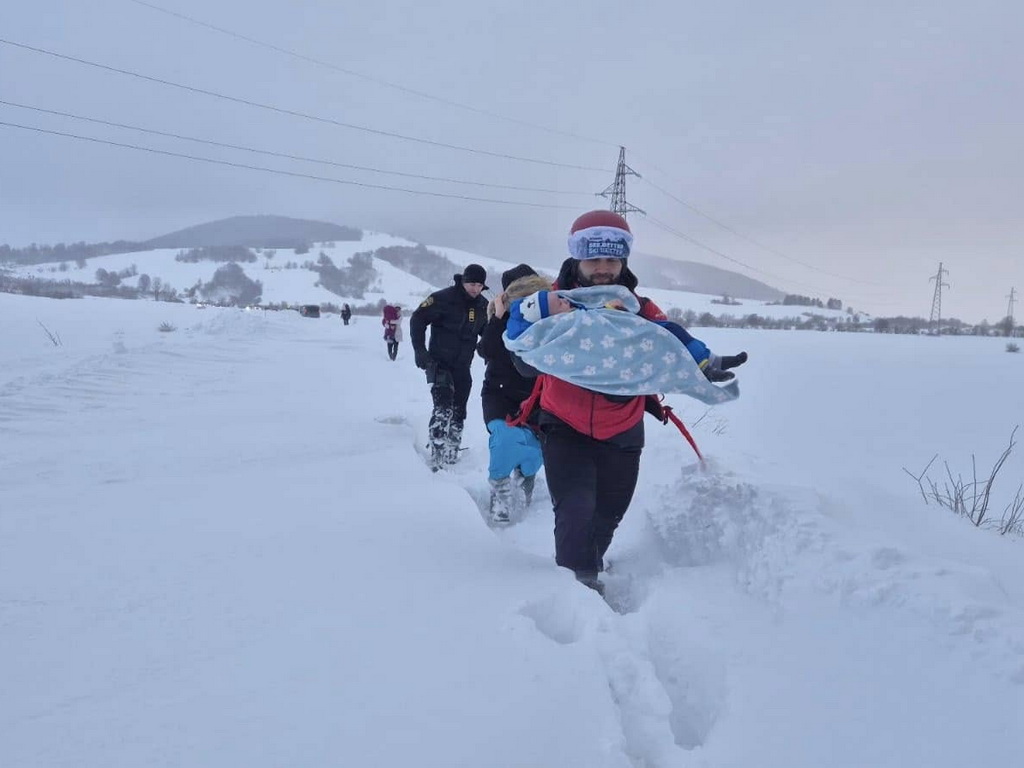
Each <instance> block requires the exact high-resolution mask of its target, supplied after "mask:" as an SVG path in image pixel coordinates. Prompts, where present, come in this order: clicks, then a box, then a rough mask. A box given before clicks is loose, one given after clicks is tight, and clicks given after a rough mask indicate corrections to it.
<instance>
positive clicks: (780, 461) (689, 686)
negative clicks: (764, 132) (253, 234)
mask: <svg viewBox="0 0 1024 768" xmlns="http://www.w3.org/2000/svg"><path fill="white" fill-rule="evenodd" d="M140 267H141V265H140ZM92 269H93V270H95V266H92ZM161 323H170V324H172V325H173V326H175V327H176V330H174V331H173V332H160V331H158V326H160V324H161ZM0 329H2V331H3V344H2V345H0V446H2V447H3V450H2V451H0V648H2V653H0V690H2V692H3V693H2V696H0V765H2V766H4V767H5V768H7V767H10V768H51V767H54V766H75V767H76V768H85V767H89V768H93V767H94V768H114V767H121V766H123V767H125V768H129V767H131V768H137V767H138V766H218V767H220V766H246V768H256V767H258V766H268V767H270V766H275V767H278V766H302V767H303V768H306V767H311V766H396V767H397V766H401V768H407V767H408V766H411V765H415V766H421V767H424V768H425V767H426V766H438V767H439V768H440V767H442V766H443V767H445V768H448V767H449V766H509V767H510V768H511V767H513V766H515V767H516V768H522V767H523V766H542V767H547V766H573V767H575V766H579V767H580V768H599V767H601V768H603V767H605V766H609V767H610V766H615V767H620V766H621V767H625V766H645V767H646V768H663V767H667V766H706V767H709V768H710V767H714V768H724V767H733V766H734V767H735V768H752V767H753V766H757V767H758V768H771V767H778V768H798V767H802V766H806V767H807V768H821V767H822V766H850V767H851V768H852V767H853V766H858V767H868V766H870V767H871V768H878V767H881V766H893V767H895V766H901V767H905V766H928V768H954V766H955V767H956V768H961V767H962V766H964V765H979V766H1007V767H1009V766H1016V765H1019V764H1020V760H1021V755H1022V754H1024V557H1022V554H1024V540H1021V539H1019V538H1011V537H1000V536H998V535H996V534H995V533H994V532H992V531H986V530H976V529H974V528H972V527H971V526H970V525H969V524H968V523H966V522H964V521H963V520H961V519H958V518H956V517H954V516H953V515H952V514H951V513H950V512H949V511H947V510H940V509H938V508H936V507H935V506H925V504H924V503H923V501H922V500H921V497H920V495H919V493H918V491H917V487H916V485H915V484H914V482H913V481H912V480H911V479H910V478H909V477H907V476H906V474H904V472H903V470H902V468H903V467H904V466H906V467H907V468H909V469H912V470H914V471H918V470H920V469H921V468H922V467H923V466H924V465H925V463H927V461H928V460H929V459H930V458H931V457H932V455H933V454H935V453H938V454H939V455H940V457H941V458H942V459H945V460H948V461H949V463H950V465H951V467H952V468H953V469H954V471H959V472H963V473H969V472H970V461H971V454H972V453H975V454H977V457H978V465H979V470H980V471H985V472H987V469H988V468H989V466H990V465H991V464H992V462H993V461H994V460H995V458H996V457H997V456H998V455H999V453H1000V452H1001V451H1002V450H1003V448H1004V447H1005V446H1006V443H1007V440H1008V438H1009V435H1010V431H1011V429H1012V428H1013V426H1014V425H1015V424H1017V423H1020V422H1021V421H1022V416H1024V407H1022V406H1024V397H1022V395H1021V392H1022V391H1024V355H1012V354H1006V353H1005V352H1004V346H1005V345H1004V342H1003V341H1002V340H1000V339H988V338H967V337H964V338H938V339H936V338H922V337H909V336H869V335H855V334H849V335H847V334H829V333H822V334H817V333H785V332H767V331H760V332H759V331H724V330H710V329H709V330H707V331H704V332H699V333H698V335H701V336H702V337H703V338H704V339H705V340H706V341H707V342H708V343H709V345H710V346H711V347H712V349H714V350H715V351H719V352H724V353H733V352H736V351H739V350H740V349H746V350H747V351H748V352H749V353H750V356H751V360H750V362H749V363H748V364H747V365H746V366H744V367H743V368H742V369H740V377H741V389H742V393H743V394H742V397H741V398H740V400H739V401H737V402H735V403H732V404H729V405H726V406H722V407H720V408H719V409H716V410H714V411H711V412H709V413H705V409H704V408H703V407H702V406H699V405H698V404H696V403H694V402H686V401H685V400H683V399H682V398H678V397H676V398H672V399H671V402H672V404H673V405H675V406H676V407H677V411H678V412H680V413H681V414H682V415H683V417H684V419H685V420H686V421H687V422H688V423H689V424H690V425H691V426H692V429H693V433H694V436H695V437H696V439H697V441H698V442H699V444H700V446H701V448H702V449H703V451H704V452H705V454H706V455H707V456H708V457H709V465H708V467H707V469H706V470H703V471H702V470H700V469H698V467H697V466H696V465H695V461H694V456H693V454H692V453H691V452H690V449H689V448H688V447H687V445H686V444H685V443H684V441H683V440H682V438H681V437H680V436H679V434H678V433H677V432H676V431H675V430H674V429H673V428H672V427H671V426H669V427H662V426H660V425H658V424H656V423H655V422H653V421H652V420H650V419H648V447H647V449H646V450H645V453H644V459H643V463H642V469H641V478H640V486H639V490H638V493H637V496H636V498H635V499H634V502H633V505H632V507H631V509H630V511H629V513H628V515H627V516H626V519H625V520H624V522H623V526H622V528H621V529H620V532H619V534H618V535H617V537H616V540H615V542H614V543H613V545H612V550H611V552H610V557H611V560H612V571H611V573H609V574H608V576H607V579H608V583H609V589H608V591H609V599H610V602H612V603H614V604H615V606H616V607H617V609H618V610H617V611H615V610H612V609H611V608H610V607H609V605H608V604H607V603H605V602H604V601H602V600H601V598H600V597H599V596H598V595H597V594H596V593H594V592H591V591H590V590H588V589H586V588H584V587H582V586H581V585H579V584H577V583H576V582H575V581H574V580H573V578H572V575H571V574H569V573H567V572H565V571H563V570H560V569H558V568H557V567H556V566H555V565H554V563H553V559H552V535H551V528H552V516H551V510H550V507H549V506H548V497H547V494H546V492H545V491H544V487H543V483H541V484H540V485H539V490H538V498H537V499H536V501H535V505H534V506H533V507H532V508H531V509H529V510H526V511H525V513H523V514H521V515H520V516H519V518H518V519H517V521H516V522H515V524H514V525H512V526H511V527H508V528H506V529H503V530H492V529H490V528H489V527H488V526H487V525H486V523H485V522H484V516H483V514H482V512H481V508H482V507H483V505H484V504H485V503H486V496H487V481H486V463H487V441H486V434H485V430H484V427H483V424H482V423H481V418H480V411H479V400H478V398H477V396H476V391H474V396H473V399H472V400H471V404H470V418H469V421H468V422H467V427H466V444H467V445H468V446H469V450H468V451H466V452H465V454H464V458H463V460H462V462H461V463H460V464H459V465H457V466H456V467H455V468H454V469H453V470H451V471H447V472H442V473H440V474H438V475H433V474H431V473H430V472H429V471H428V469H427V468H426V466H425V465H424V462H423V459H422V455H421V446H422V445H423V444H424V443H425V435H426V422H427V417H428V412H429V402H430V398H429V392H428V388H427V385H426V384H425V382H424V381H423V377H422V373H421V372H420V371H418V370H417V369H416V368H415V367H414V366H413V364H412V354H411V348H410V346H409V344H408V343H403V345H402V347H401V349H400V351H399V357H398V360H397V362H394V363H392V362H390V361H389V360H388V358H387V355H386V353H385V345H384V342H383V339H382V338H381V329H380V326H379V324H378V323H377V322H376V321H375V320H372V319H369V318H365V317H357V318H356V320H355V322H354V323H353V324H352V325H351V326H349V327H344V326H343V325H342V323H341V322H340V321H339V320H338V319H337V318H336V317H329V318H322V319H319V320H314V319H306V318H302V317H299V316H298V314H297V313H294V312H282V313H270V312H268V313H264V312H262V311H249V312H247V311H243V310H219V309H215V308H208V309H204V310H198V309H196V308H194V307H190V306H187V305H172V304H165V303H159V304H158V303H153V302H148V301H116V300H99V299H87V300H80V301H54V300H47V299H35V298H29V297H22V296H13V295H7V294H0ZM47 331H48V332H49V333H47ZM50 335H52V336H53V337H54V338H57V337H59V340H60V346H56V345H54V343H52V342H51V340H50ZM475 378H476V384H477V385H479V381H480V379H481V378H482V368H479V367H478V368H477V369H476V371H475ZM1022 479H1024V450H1022V449H1018V450H1017V451H1016V452H1015V453H1014V454H1013V455H1012V456H1011V458H1010V460H1009V461H1008V462H1007V465H1006V466H1005V468H1004V469H1003V471H1002V473H1001V475H1000V476H999V478H998V481H997V484H996V487H995V498H994V500H993V507H995V508H997V510H1001V509H1002V508H1003V507H1004V506H1005V505H1006V504H1007V503H1009V502H1010V500H1011V499H1012V497H1013V493H1014V491H1015V490H1016V488H1017V485H1018V483H1020V482H1021V480H1022Z"/></svg>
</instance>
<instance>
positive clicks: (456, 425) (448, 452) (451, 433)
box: [444, 420, 462, 464]
mask: <svg viewBox="0 0 1024 768" xmlns="http://www.w3.org/2000/svg"><path fill="white" fill-rule="evenodd" d="M461 447H462V423H461V422H458V421H455V420H452V422H451V426H449V428H448V437H447V440H446V441H445V446H444V463H445V464H455V463H456V462H458V460H459V449H460V448H461Z"/></svg>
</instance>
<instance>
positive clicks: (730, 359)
mask: <svg viewBox="0 0 1024 768" xmlns="http://www.w3.org/2000/svg"><path fill="white" fill-rule="evenodd" d="M745 362H747V353H746V352H740V353H739V354H738V355H724V356H722V357H719V356H718V355H711V356H710V357H709V358H708V364H707V367H705V368H704V375H705V376H707V377H708V381H729V380H730V379H734V378H736V374H735V373H733V372H732V371H730V370H729V368H736V367H737V366H740V365H743V364H744V363H745Z"/></svg>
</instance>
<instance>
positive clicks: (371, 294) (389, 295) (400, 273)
mask: <svg viewBox="0 0 1024 768" xmlns="http://www.w3.org/2000/svg"><path fill="white" fill-rule="evenodd" d="M416 245H417V243H414V242H413V241H411V240H405V239H403V238H400V237H395V236H393V235H387V234H383V233H380V232H364V233H363V239H362V240H359V241H349V242H345V241H338V242H334V243H318V244H315V245H314V246H313V247H311V248H310V251H309V253H306V254H302V255H296V254H295V252H294V250H293V249H288V248H282V249H278V250H277V251H276V252H275V254H274V256H273V257H272V258H270V259H266V258H264V257H263V256H258V258H257V260H256V261H255V262H247V263H243V264H241V267H242V269H244V270H245V273H246V275H247V276H248V277H249V278H251V279H253V280H259V281H260V282H261V283H262V284H263V297H262V303H263V304H280V303H282V302H284V303H288V304H290V305H292V306H295V305H298V304H320V303H328V302H329V303H332V304H336V305H337V304H340V303H341V302H343V301H346V300H349V301H352V302H355V303H358V304H375V303H376V302H377V301H378V300H380V299H384V300H385V301H388V302H391V303H398V304H402V305H403V306H406V307H414V306H416V305H417V304H419V302H420V301H422V300H423V298H424V297H425V296H427V295H428V294H429V293H430V292H431V291H434V290H436V289H437V288H439V287H443V286H434V287H432V286H430V285H429V284H428V283H426V282H425V281H423V280H421V279H420V278H418V277H415V276H414V275H411V274H409V273H408V272H405V271H404V270H401V269H398V268H396V267H394V266H392V265H391V264H389V263H388V262H386V261H384V260H383V259H377V258H375V259H373V266H374V268H375V269H376V270H377V273H378V275H379V279H378V281H377V283H376V284H375V285H374V286H373V287H372V290H370V291H368V292H367V293H366V294H365V295H364V296H363V297H361V298H356V297H341V296H338V295H337V294H335V293H332V292H330V291H328V290H327V289H326V288H322V287H320V286H318V285H317V284H316V283H317V279H318V275H317V274H316V273H315V272H312V271H310V270H308V269H301V268H299V269H284V268H283V267H284V265H285V264H286V263H288V262H294V263H296V264H299V265H301V264H303V263H304V262H306V261H313V262H315V261H316V260H317V259H318V258H319V255H320V254H321V253H324V254H326V255H327V256H328V257H330V259H331V260H332V261H333V262H334V264H335V265H336V266H338V267H344V266H345V265H347V264H348V260H349V258H350V257H352V256H353V255H354V254H356V253H365V252H367V251H374V250H376V249H378V248H383V247H388V246H406V247H413V246H416ZM427 247H428V248H429V249H430V250H432V251H434V252H436V253H439V254H441V255H443V256H446V257H448V258H449V259H450V260H451V261H452V262H454V263H455V264H457V265H459V267H460V268H461V267H464V266H465V265H467V264H471V263H474V262H475V263H477V264H481V265H482V266H483V267H484V268H485V269H486V270H487V273H488V281H489V285H490V286H491V287H492V288H495V289H497V288H498V287H500V285H501V273H502V272H504V271H505V270H507V269H509V268H510V267H513V266H515V265H514V264H512V263H510V262H505V261H501V260H499V259H492V258H490V257H488V256H481V255H479V254H475V253H470V252H468V251H460V250H458V249H455V248H448V247H444V246H436V245H431V246H427ZM182 250H184V249H180V248H158V249H156V250H152V251H140V252H137V253H120V254H115V255H111V256H97V257H94V258H91V259H88V260H86V262H85V266H81V267H80V266H77V265H76V263H75V262H74V261H68V262H66V263H65V267H66V269H65V270H64V271H60V270H59V266H58V265H57V264H38V265H13V264H12V265H7V266H8V268H10V269H11V271H12V273H13V274H16V275H20V276H24V277H38V278H42V279H46V280H72V281H78V282H85V283H92V282H96V271H97V270H98V269H105V270H107V271H108V272H121V271H122V270H126V269H129V268H131V267H132V266H134V267H135V268H136V269H137V270H138V275H136V276H134V277H128V278H125V279H124V280H123V281H122V284H124V285H128V286H131V287H137V286H138V279H139V276H141V275H142V274H147V275H149V277H150V278H157V277H159V278H160V280H161V282H162V283H163V284H164V285H169V286H171V287H172V288H175V289H177V290H178V291H179V292H180V291H184V290H185V289H187V288H190V287H191V286H193V285H195V284H196V282H197V281H202V282H204V283H206V282H209V281H210V280H211V279H212V278H213V273H214V272H215V271H216V270H217V268H218V267H220V266H223V263H219V262H213V261H200V262H196V263H188V262H181V261H176V260H175V256H177V255H178V254H179V253H181V252H182ZM540 271H542V272H545V273H546V274H547V275H548V277H551V278H554V277H555V276H556V273H557V270H555V269H548V270H544V269H541V270H540ZM641 284H642V285H644V286H645V294H646V295H647V296H649V297H650V298H651V299H653V300H654V301H655V302H657V304H658V306H660V307H661V308H662V309H664V310H665V311H666V312H667V311H669V310H670V309H673V308H677V309H679V310H681V311H686V310H692V311H694V312H696V313H697V314H698V315H700V314H703V313H704V312H710V313H711V314H712V315H714V316H715V317H718V316H720V315H726V316H728V317H745V316H747V315H751V314H756V315H760V316H761V317H765V318H771V319H784V318H801V317H802V316H803V315H804V313H805V312H807V311H813V313H814V314H816V315H819V316H822V317H827V318H838V319H841V320H843V321H846V320H848V319H849V317H848V316H847V315H846V314H845V313H844V312H842V311H840V310H831V309H818V308H816V307H797V306H781V305H769V304H765V303H764V302H762V301H755V300H752V299H743V300H741V304H739V305H735V306H731V305H723V304H716V303H714V302H715V300H717V299H720V298H721V297H720V296H710V295H705V294H700V293H689V292H686V291H672V290H666V289H659V288H657V287H652V286H650V284H649V281H644V280H641ZM865 321H866V319H865Z"/></svg>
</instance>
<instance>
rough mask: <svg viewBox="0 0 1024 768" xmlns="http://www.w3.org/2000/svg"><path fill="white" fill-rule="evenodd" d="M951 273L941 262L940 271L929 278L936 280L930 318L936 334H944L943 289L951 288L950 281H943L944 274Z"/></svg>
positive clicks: (929, 322)
mask: <svg viewBox="0 0 1024 768" xmlns="http://www.w3.org/2000/svg"><path fill="white" fill-rule="evenodd" d="M943 274H946V275H948V274H949V270H948V269H943V268H942V262H941V261H940V262H939V271H938V272H937V273H936V275H935V277H930V278H928V279H929V281H931V280H934V281H935V295H934V296H933V297H932V316H931V318H930V319H929V320H928V324H929V325H930V326H931V328H932V331H933V332H934V333H935V335H936V336H941V335H942V289H943V288H949V283H944V282H942V275H943Z"/></svg>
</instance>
